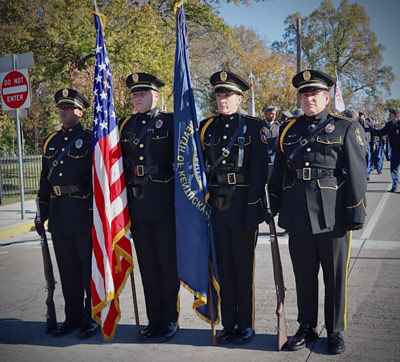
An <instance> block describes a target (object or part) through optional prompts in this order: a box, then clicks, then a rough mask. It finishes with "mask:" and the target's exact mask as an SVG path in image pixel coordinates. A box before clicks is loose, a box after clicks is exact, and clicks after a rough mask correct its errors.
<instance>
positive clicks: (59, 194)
mask: <svg viewBox="0 0 400 362" xmlns="http://www.w3.org/2000/svg"><path fill="white" fill-rule="evenodd" d="M53 190H54V193H55V194H56V196H61V188H60V186H58V185H56V186H53Z"/></svg>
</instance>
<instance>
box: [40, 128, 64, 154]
mask: <svg viewBox="0 0 400 362" xmlns="http://www.w3.org/2000/svg"><path fill="white" fill-rule="evenodd" d="M58 132H60V130H58V131H55V132H53V133H52V134H51V135H50V136H48V137H47V138H46V139H45V141H44V145H43V153H46V148H47V145H48V144H49V142H50V140H51V139H52V138H53V137H54V136H55V135H56V134H57V133H58Z"/></svg>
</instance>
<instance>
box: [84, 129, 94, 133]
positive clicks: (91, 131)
mask: <svg viewBox="0 0 400 362" xmlns="http://www.w3.org/2000/svg"><path fill="white" fill-rule="evenodd" d="M83 131H84V132H86V133H90V134H92V133H93V130H91V129H89V128H85V129H84V130H83Z"/></svg>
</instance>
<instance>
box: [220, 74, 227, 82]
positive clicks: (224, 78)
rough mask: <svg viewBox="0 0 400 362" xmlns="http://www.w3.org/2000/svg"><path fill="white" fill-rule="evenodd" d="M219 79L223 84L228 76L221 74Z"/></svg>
mask: <svg viewBox="0 0 400 362" xmlns="http://www.w3.org/2000/svg"><path fill="white" fill-rule="evenodd" d="M219 77H220V79H221V80H222V81H223V82H225V81H226V80H227V79H228V74H227V73H226V72H221V73H220V75H219Z"/></svg>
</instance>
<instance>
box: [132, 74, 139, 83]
mask: <svg viewBox="0 0 400 362" xmlns="http://www.w3.org/2000/svg"><path fill="white" fill-rule="evenodd" d="M132 80H133V82H134V83H137V82H139V74H137V73H134V74H132Z"/></svg>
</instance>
